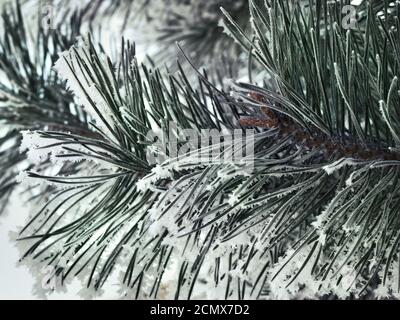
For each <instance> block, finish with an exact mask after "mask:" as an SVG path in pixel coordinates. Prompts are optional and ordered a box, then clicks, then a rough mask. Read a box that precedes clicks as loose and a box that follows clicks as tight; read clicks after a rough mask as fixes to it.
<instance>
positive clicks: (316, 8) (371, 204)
mask: <svg viewBox="0 0 400 320" xmlns="http://www.w3.org/2000/svg"><path fill="white" fill-rule="evenodd" d="M347 4H349V3H345V2H344V1H342V2H339V1H338V2H320V1H316V2H314V1H301V2H296V1H283V0H279V1H265V3H258V2H257V3H256V2H254V1H250V3H249V10H250V11H249V13H250V19H249V20H250V22H251V31H248V30H246V29H243V26H242V25H241V24H238V23H237V22H236V20H235V19H234V18H233V17H232V16H231V15H230V14H229V11H226V10H223V13H224V15H225V18H224V21H225V23H224V25H225V32H226V33H228V34H230V35H231V36H232V37H233V39H234V40H235V41H236V43H238V44H239V45H240V47H241V48H242V50H243V51H244V52H250V53H251V55H252V59H251V61H250V63H249V64H251V63H257V64H259V65H260V66H262V68H263V69H264V71H265V72H266V73H267V74H268V77H266V78H265V81H264V82H263V83H262V84H260V83H258V84H257V83H242V82H234V83H232V85H231V88H230V91H229V92H223V91H222V90H221V89H219V88H217V87H216V86H215V85H213V84H212V83H211V82H210V81H209V80H208V79H207V76H206V74H205V73H202V72H198V80H197V81H193V80H192V78H193V77H187V76H186V75H185V73H184V72H183V71H182V69H181V68H180V72H178V73H176V74H165V73H164V72H163V71H162V70H161V71H160V70H158V69H152V68H148V67H146V66H143V65H139V63H138V62H137V60H136V59H135V49H134V46H132V45H131V44H130V43H129V42H127V41H122V50H121V52H122V53H121V56H120V58H119V59H118V60H117V61H111V60H110V59H109V58H107V56H106V55H105V54H104V53H103V52H102V51H101V50H100V49H98V48H97V45H95V44H94V43H95V42H94V41H93V39H92V38H91V37H90V36H85V37H83V38H81V39H80V40H79V42H78V43H76V44H75V45H74V46H72V47H71V48H70V49H69V50H67V51H64V52H63V53H62V54H61V55H60V58H59V59H58V61H57V62H56V63H55V70H56V72H57V75H58V77H60V78H61V79H63V80H64V81H65V82H66V86H67V88H68V92H69V93H70V94H72V96H73V97H74V100H73V101H74V105H75V106H81V107H82V109H81V112H85V114H87V116H88V118H89V119H90V123H89V128H90V134H88V133H87V132H79V131H75V132H74V131H72V130H58V128H46V127H45V128H39V130H37V131H34V132H33V131H31V132H24V134H23V142H22V145H23V146H26V147H28V148H29V150H30V151H29V154H30V155H31V157H32V158H39V159H43V158H46V159H49V160H48V161H50V163H51V164H52V165H53V166H55V167H56V168H58V167H59V166H66V165H67V164H69V163H73V164H76V163H80V166H79V168H81V170H80V171H78V172H64V173H61V174H54V173H52V172H49V171H46V172H40V171H38V170H37V168H35V167H33V168H31V169H29V171H26V172H25V173H24V174H21V175H22V176H23V175H25V179H24V182H25V183H28V184H31V183H33V184H36V183H38V182H39V181H42V182H43V183H48V184H50V185H51V186H52V187H55V188H56V189H55V190H56V191H55V192H53V194H52V196H51V199H50V200H49V201H48V202H46V203H44V204H43V207H42V208H41V209H40V210H39V211H38V212H36V213H35V214H34V215H33V216H32V217H31V218H30V220H29V222H28V223H27V225H26V226H25V227H24V228H22V229H21V230H20V234H19V240H18V243H19V244H20V245H21V246H23V247H25V250H24V253H23V258H22V259H23V261H26V262H28V263H29V264H31V265H34V266H39V267H47V266H51V267H52V268H54V270H55V273H54V274H53V276H54V278H57V279H59V281H61V282H62V284H67V283H68V282H69V281H71V280H72V279H74V278H75V277H79V278H80V279H82V281H83V286H84V287H86V288H88V289H89V290H91V291H93V292H100V291H101V290H102V288H103V287H104V285H105V284H106V283H107V281H110V278H112V277H113V275H117V276H118V277H119V278H118V282H119V284H120V288H121V289H120V293H121V296H124V297H127V298H177V299H187V298H208V299H211V298H219V299H268V298H279V299H282V298H291V299H302V298H313V299H315V298H323V297H326V296H330V297H336V298H343V299H344V298H359V297H368V298H371V297H375V298H386V297H388V298H398V297H399V292H400V288H399V270H400V260H399V242H400V221H399V220H400V214H399V209H398V208H399V201H400V194H399V192H398V185H399V181H398V176H399V168H398V166H399V164H400V150H399V149H398V148H399V143H400V138H399V137H400V136H399V135H400V130H399V120H398V119H399V113H398V110H397V108H396V107H397V106H398V105H399V103H400V94H399V92H400V88H399V84H398V76H399V71H400V67H399V66H400V65H399V63H400V60H399V57H400V47H399V43H400V41H399V38H400V33H399V19H398V17H399V13H400V11H399V10H400V8H399V5H398V4H397V3H395V2H393V1H380V2H377V1H372V0H371V1H363V2H362V4H360V7H359V13H360V16H359V23H357V24H356V27H355V28H350V29H349V28H347V27H344V26H343V24H342V23H343V14H342V13H343V12H344V11H343V6H344V5H347ZM381 10H383V12H381ZM243 30H245V31H243ZM250 69H251V68H250ZM193 72H196V71H193ZM250 78H252V77H250ZM250 82H251V81H250ZM171 127H172V129H173V130H172V131H173V132H175V134H176V136H177V140H178V145H179V146H184V145H185V144H186V143H187V139H186V137H185V136H184V133H183V131H182V130H183V129H192V130H194V131H195V132H198V133H199V134H201V130H202V129H216V130H218V131H221V132H225V133H226V132H228V131H229V130H232V129H241V130H245V128H249V127H252V128H255V130H256V132H257V133H256V135H255V144H254V154H253V155H252V157H247V158H245V159H243V161H242V162H240V163H237V162H233V161H232V162H231V163H227V162H226V161H225V162H221V161H218V159H216V158H213V161H208V162H204V161H200V160H201V157H202V156H205V155H208V152H209V151H210V150H213V149H217V148H219V145H218V146H217V145H213V144H211V143H209V144H208V145H205V146H204V145H203V146H202V147H201V148H200V149H199V150H197V151H198V152H192V153H187V154H182V155H180V156H178V157H175V156H174V153H173V150H172V149H171V148H170V146H169V145H168V143H167V142H168V141H161V143H160V141H157V142H155V141H154V140H152V139H149V136H148V132H149V131H150V130H152V131H153V132H168V131H171ZM244 147H245V145H244ZM224 152H226V150H224ZM149 153H150V154H156V155H160V154H162V155H163V158H164V160H163V161H160V162H158V163H153V162H151V161H149V157H148V155H149ZM220 156H221V158H223V157H224V154H223V153H222V154H221V155H220ZM249 167H251V168H252V170H248V169H249ZM74 168H76V167H74ZM39 273H40V272H38V276H40V274H39ZM51 280H52V279H47V281H48V282H51ZM46 288H47V287H46Z"/></svg>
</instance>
